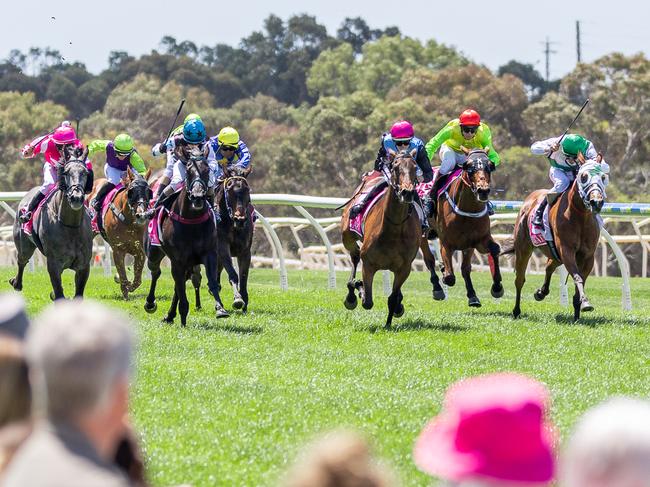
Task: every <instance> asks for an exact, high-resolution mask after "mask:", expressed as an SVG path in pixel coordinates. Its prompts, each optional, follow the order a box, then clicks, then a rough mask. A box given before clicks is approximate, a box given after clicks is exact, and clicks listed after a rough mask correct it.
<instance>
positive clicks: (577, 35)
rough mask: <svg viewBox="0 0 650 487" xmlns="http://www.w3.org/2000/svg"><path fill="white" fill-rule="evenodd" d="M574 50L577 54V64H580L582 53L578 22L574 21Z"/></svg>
mask: <svg viewBox="0 0 650 487" xmlns="http://www.w3.org/2000/svg"><path fill="white" fill-rule="evenodd" d="M576 50H577V53H578V64H580V63H581V62H582V55H581V54H582V53H581V51H580V21H579V20H576Z"/></svg>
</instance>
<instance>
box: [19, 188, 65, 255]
mask: <svg viewBox="0 0 650 487" xmlns="http://www.w3.org/2000/svg"><path fill="white" fill-rule="evenodd" d="M57 189H58V187H57V186H56V185H54V186H53V187H52V188H51V189H50V190H49V191H48V192H47V194H46V195H45V198H43V199H42V200H41V202H40V203H39V204H38V206H37V207H36V209H35V210H34V211H33V212H32V217H31V218H30V219H29V221H27V222H25V223H21V224H20V229H21V230H22V231H23V233H24V234H25V235H27V236H28V237H32V231H33V230H34V221H36V216H37V215H39V214H40V213H41V209H42V208H43V206H45V205H46V204H47V202H48V201H50V198H51V197H52V195H53V194H54V193H55V192H56V190H57ZM32 240H33V238H32ZM34 243H36V242H34Z"/></svg>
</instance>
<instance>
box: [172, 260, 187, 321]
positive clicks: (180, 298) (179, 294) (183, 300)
mask: <svg viewBox="0 0 650 487" xmlns="http://www.w3.org/2000/svg"><path fill="white" fill-rule="evenodd" d="M172 277H173V278H174V299H173V300H172V307H171V308H170V309H169V313H168V315H167V317H168V318H170V317H171V314H172V313H174V314H175V311H176V310H175V309H174V308H175V304H176V302H177V303H178V312H179V313H180V315H181V326H185V325H186V324H187V315H188V313H189V312H190V303H189V301H188V300H187V292H186V287H185V285H186V284H185V283H186V279H187V270H186V269H185V268H184V267H183V266H182V265H179V264H175V263H174V262H172ZM171 319H172V320H173V319H174V318H173V317H171Z"/></svg>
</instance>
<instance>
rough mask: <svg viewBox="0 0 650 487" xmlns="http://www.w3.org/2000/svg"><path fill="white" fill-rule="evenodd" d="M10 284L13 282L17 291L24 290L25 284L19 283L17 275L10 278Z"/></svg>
mask: <svg viewBox="0 0 650 487" xmlns="http://www.w3.org/2000/svg"><path fill="white" fill-rule="evenodd" d="M9 284H11V287H13V288H14V290H15V291H22V290H23V285H22V284H17V283H16V278H15V277H12V278H11V279H9Z"/></svg>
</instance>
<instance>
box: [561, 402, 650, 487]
mask: <svg viewBox="0 0 650 487" xmlns="http://www.w3.org/2000/svg"><path fill="white" fill-rule="evenodd" d="M560 480H561V485H562V486H566V487H650V402H648V401H642V400H639V399H632V398H626V397H615V398H612V399H609V400H607V401H606V402H604V403H602V404H600V405H598V406H596V407H594V408H592V409H590V410H589V411H587V412H586V413H585V414H584V415H583V416H582V418H581V419H580V420H579V421H578V423H577V426H576V427H575V430H574V431H573V434H572V435H571V436H570V438H569V440H568V442H567V445H566V448H565V450H564V452H563V455H562V461H561V463H560Z"/></svg>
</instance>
